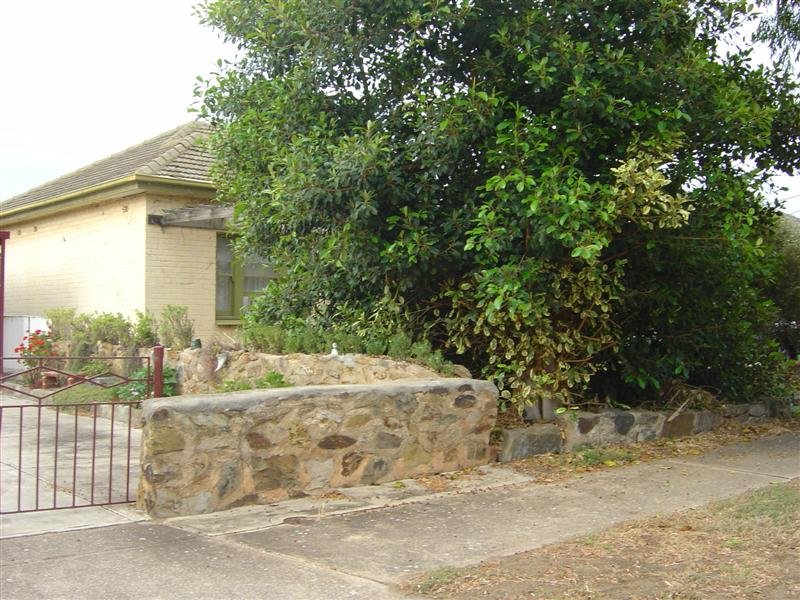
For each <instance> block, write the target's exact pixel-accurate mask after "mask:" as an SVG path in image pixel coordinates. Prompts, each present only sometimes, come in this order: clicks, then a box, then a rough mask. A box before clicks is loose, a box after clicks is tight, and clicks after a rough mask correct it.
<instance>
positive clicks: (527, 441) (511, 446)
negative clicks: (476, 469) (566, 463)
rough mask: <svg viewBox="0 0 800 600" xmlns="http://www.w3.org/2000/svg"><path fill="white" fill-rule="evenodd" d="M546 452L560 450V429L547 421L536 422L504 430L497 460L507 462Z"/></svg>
mask: <svg viewBox="0 0 800 600" xmlns="http://www.w3.org/2000/svg"><path fill="white" fill-rule="evenodd" d="M548 452H561V429H559V427H558V426H557V425H553V424H549V423H536V424H534V425H531V426H530V427H520V428H518V429H507V430H505V431H504V432H503V443H502V446H501V448H500V456H499V460H500V462H508V461H511V460H518V459H521V458H528V457H529V456H535V455H537V454H547V453H548Z"/></svg>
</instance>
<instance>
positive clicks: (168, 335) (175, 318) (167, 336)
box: [158, 304, 194, 349]
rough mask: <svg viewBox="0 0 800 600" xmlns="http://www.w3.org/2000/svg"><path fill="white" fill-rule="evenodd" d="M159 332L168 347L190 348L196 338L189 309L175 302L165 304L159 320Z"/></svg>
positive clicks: (163, 342)
mask: <svg viewBox="0 0 800 600" xmlns="http://www.w3.org/2000/svg"><path fill="white" fill-rule="evenodd" d="M158 334H159V337H160V338H161V343H162V344H164V346H166V347H168V348H176V349H183V348H188V347H189V346H190V344H191V343H192V339H194V321H192V319H190V318H189V309H188V308H187V307H185V306H176V305H174V304H168V305H167V306H165V307H164V309H163V310H162V311H161V317H160V319H159V320H158Z"/></svg>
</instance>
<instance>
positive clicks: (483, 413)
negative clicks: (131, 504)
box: [138, 379, 497, 517]
mask: <svg viewBox="0 0 800 600" xmlns="http://www.w3.org/2000/svg"><path fill="white" fill-rule="evenodd" d="M496 416H497V388H495V387H494V385H492V384H491V383H488V382H486V381H478V380H473V379H439V380H425V381H401V382H393V383H386V384H377V385H337V386H313V387H298V388H282V389H275V390H254V391H251V392H237V393H230V394H218V395H199V396H179V397H174V398H164V399H156V400H150V401H146V402H145V403H144V409H143V418H144V427H143V430H142V460H141V465H142V476H141V478H140V484H139V495H138V505H139V507H140V508H142V509H144V510H146V511H147V512H148V513H149V514H150V515H152V516H156V517H167V516H176V515H188V514H199V513H207V512H212V511H217V510H224V509H226V508H232V507H235V506H239V505H243V504H255V503H266V502H273V501H277V500H281V499H285V498H289V497H298V496H303V495H306V494H308V493H310V492H315V491H323V490H325V489H326V488H329V487H348V486H355V485H365V484H371V483H382V482H386V481H392V480H396V479H403V478H408V477H415V476H419V475H426V474H433V473H440V472H446V471H453V470H457V469H461V468H464V467H469V466H477V465H482V464H486V463H487V462H489V434H490V431H491V429H492V427H493V426H494V423H495V419H496Z"/></svg>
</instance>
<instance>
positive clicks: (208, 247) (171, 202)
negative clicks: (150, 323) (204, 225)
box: [145, 195, 233, 343]
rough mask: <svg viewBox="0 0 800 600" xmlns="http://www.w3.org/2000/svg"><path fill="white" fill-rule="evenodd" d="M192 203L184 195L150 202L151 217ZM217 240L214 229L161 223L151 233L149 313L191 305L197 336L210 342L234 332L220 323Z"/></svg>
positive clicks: (154, 198)
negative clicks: (217, 316)
mask: <svg viewBox="0 0 800 600" xmlns="http://www.w3.org/2000/svg"><path fill="white" fill-rule="evenodd" d="M186 205H187V201H186V200H185V199H182V198H178V197H168V196H153V195H148V198H147V207H148V208H147V211H148V212H149V213H151V214H161V212H162V211H163V210H165V209H169V208H177V207H181V206H186ZM216 238H217V232H216V231H213V230H210V229H191V228H187V227H160V226H158V225H148V226H147V234H146V240H147V241H146V267H145V268H146V278H145V280H146V284H145V304H146V306H147V310H148V311H150V312H151V314H153V315H158V314H159V313H160V312H161V310H162V308H163V307H164V306H166V305H167V304H177V305H181V306H186V307H188V308H189V316H190V317H191V318H192V320H194V324H195V336H196V337H199V338H201V339H202V340H203V342H206V343H207V342H208V341H209V340H210V339H212V338H213V337H215V336H220V335H222V334H223V333H232V329H233V328H232V327H218V326H217V324H216V310H215V288H216Z"/></svg>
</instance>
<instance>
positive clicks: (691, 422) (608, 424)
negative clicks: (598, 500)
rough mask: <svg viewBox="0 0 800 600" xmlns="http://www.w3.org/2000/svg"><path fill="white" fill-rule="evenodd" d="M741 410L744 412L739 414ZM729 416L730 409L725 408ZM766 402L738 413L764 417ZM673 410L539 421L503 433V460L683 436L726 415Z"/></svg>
mask: <svg viewBox="0 0 800 600" xmlns="http://www.w3.org/2000/svg"><path fill="white" fill-rule="evenodd" d="M739 413H741V414H739ZM725 415H726V416H732V415H728V411H727V410H726V411H725ZM765 415H766V410H765V409H764V407H763V405H743V407H741V408H739V409H738V412H737V416H739V417H742V416H749V417H752V418H761V417H763V416H765ZM672 416H673V415H672V413H669V412H655V411H646V410H631V411H621V410H612V411H606V412H602V413H588V412H580V413H578V414H576V415H571V416H561V417H559V418H558V419H557V420H556V422H555V423H537V424H534V425H531V426H530V427H520V428H517V429H507V430H505V431H504V432H503V440H502V444H501V447H500V453H499V460H500V462H508V461H512V460H518V459H521V458H527V457H529V456H534V455H536V454H545V453H548V452H567V451H570V450H574V449H575V448H578V447H582V446H586V447H593V446H605V445H609V444H619V445H625V444H631V443H634V442H642V441H646V440H652V439H657V438H669V437H683V436H687V435H694V434H696V433H701V432H703V431H710V430H712V429H714V428H715V427H717V426H718V425H719V424H720V423H721V422H722V419H723V415H721V414H717V413H714V412H711V411H707V410H685V411H683V412H681V413H679V414H678V415H675V416H674V417H673V418H672V419H671V420H670V417H672Z"/></svg>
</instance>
